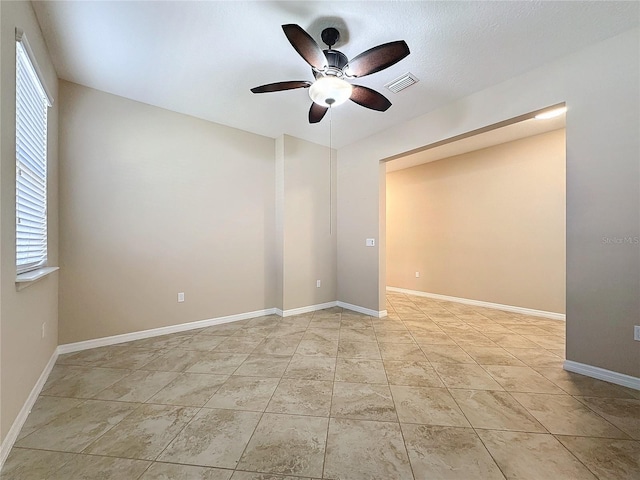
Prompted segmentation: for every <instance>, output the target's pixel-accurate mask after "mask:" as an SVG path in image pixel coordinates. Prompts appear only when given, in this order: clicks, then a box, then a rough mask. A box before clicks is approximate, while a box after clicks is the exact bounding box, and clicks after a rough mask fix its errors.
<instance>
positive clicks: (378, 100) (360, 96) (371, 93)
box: [349, 85, 391, 112]
mask: <svg viewBox="0 0 640 480" xmlns="http://www.w3.org/2000/svg"><path fill="white" fill-rule="evenodd" d="M349 100H351V101H352V102H355V103H357V104H358V105H362V106H363V107H366V108H370V109H371V110H378V111H379V112H385V111H386V110H387V109H388V108H389V107H390V106H391V102H390V101H389V100H387V97H385V96H384V95H382V94H381V93H378V92H376V91H375V90H371V89H370V88H367V87H363V86H362V85H354V86H353V91H352V92H351V97H349Z"/></svg>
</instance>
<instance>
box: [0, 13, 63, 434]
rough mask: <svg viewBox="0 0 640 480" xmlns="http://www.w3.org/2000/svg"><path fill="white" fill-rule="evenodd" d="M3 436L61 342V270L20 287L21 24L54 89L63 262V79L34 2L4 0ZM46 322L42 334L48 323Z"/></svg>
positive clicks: (52, 149) (54, 231) (52, 214)
mask: <svg viewBox="0 0 640 480" xmlns="http://www.w3.org/2000/svg"><path fill="white" fill-rule="evenodd" d="M0 12H1V14H0V22H1V28H0V36H1V40H0V48H1V52H0V104H1V109H0V111H1V116H2V119H1V123H2V130H1V139H0V142H1V143H0V145H1V147H0V148H1V150H0V159H1V164H0V249H1V252H0V253H1V255H0V256H1V258H2V262H1V268H0V320H1V323H0V332H1V340H0V352H1V353H0V356H1V359H0V378H1V380H0V384H1V388H0V392H1V393H0V418H1V420H0V438H1V439H2V440H4V439H5V437H6V435H7V433H8V431H9V429H10V428H11V425H12V424H13V422H14V420H15V419H16V416H17V414H18V412H19V411H20V409H21V408H22V406H23V405H24V402H25V401H26V399H27V397H28V395H29V393H30V392H31V389H32V388H33V386H34V385H35V383H36V382H37V380H38V378H39V377H40V375H41V374H42V371H43V370H44V368H45V366H46V364H47V362H48V361H49V359H50V358H51V355H52V354H53V352H54V350H55V348H56V346H57V344H58V274H57V273H54V274H52V275H49V276H48V277H46V278H44V279H42V280H39V281H38V282H36V283H34V284H32V285H31V286H29V287H28V288H26V289H22V290H20V291H17V289H16V284H15V277H16V268H15V221H16V220H15V219H16V217H15V195H16V190H15V182H16V163H15V158H16V157H15V115H16V111H15V105H16V103H15V102H16V101H15V88H16V85H15V75H16V72H15V29H16V27H19V28H21V29H23V30H24V32H25V34H26V36H27V39H28V41H29V44H30V45H31V48H32V50H33V53H34V55H35V57H36V61H37V63H38V66H39V67H40V70H41V72H42V74H43V77H44V79H43V80H44V82H45V83H46V85H47V87H48V89H49V90H50V93H51V94H52V96H53V97H54V104H53V107H52V108H50V109H49V112H48V120H49V134H48V136H49V145H48V151H47V160H48V175H49V181H48V185H47V188H48V198H49V200H48V215H49V217H48V239H49V251H48V257H49V265H52V266H55V265H57V262H58V188H57V187H58V179H57V178H58V168H57V162H58V156H57V153H58V145H57V130H58V106H59V99H58V79H57V76H56V73H55V70H54V68H53V65H52V64H51V61H50V58H49V54H48V51H47V48H46V46H45V44H44V41H43V38H42V34H41V33H40V29H39V26H38V23H37V21H36V18H35V15H34V13H33V10H32V8H31V4H30V3H29V2H0ZM43 323H46V328H45V336H44V338H42V335H41V332H42V324H43Z"/></svg>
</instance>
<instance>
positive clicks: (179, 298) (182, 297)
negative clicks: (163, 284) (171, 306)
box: [178, 292, 184, 303]
mask: <svg viewBox="0 0 640 480" xmlns="http://www.w3.org/2000/svg"><path fill="white" fill-rule="evenodd" d="M181 302H184V292H180V293H178V303H181Z"/></svg>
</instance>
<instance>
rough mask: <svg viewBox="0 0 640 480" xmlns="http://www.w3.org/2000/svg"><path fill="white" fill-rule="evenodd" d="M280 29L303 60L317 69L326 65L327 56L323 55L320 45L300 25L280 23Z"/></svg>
mask: <svg viewBox="0 0 640 480" xmlns="http://www.w3.org/2000/svg"><path fill="white" fill-rule="evenodd" d="M282 30H284V34H285V35H286V36H287V39H288V40H289V42H291V45H293V48H295V49H296V52H298V53H299V54H300V56H301V57H302V58H304V60H305V62H307V63H308V64H309V65H311V66H312V67H314V68H317V69H318V70H322V69H323V68H325V67H327V66H328V63H327V58H326V57H325V56H324V53H323V52H322V49H321V48H320V46H319V45H318V44H317V43H316V41H315V40H314V39H313V38H311V35H309V34H308V33H307V32H305V31H304V30H303V29H302V27H300V25H296V24H293V23H292V24H289V25H282Z"/></svg>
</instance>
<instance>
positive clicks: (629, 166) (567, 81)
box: [338, 29, 640, 377]
mask: <svg viewBox="0 0 640 480" xmlns="http://www.w3.org/2000/svg"><path fill="white" fill-rule="evenodd" d="M639 64H640V38H639V31H638V29H633V30H630V31H628V32H625V33H623V34H621V35H618V36H616V37H613V38H610V39H608V40H605V41H603V42H601V43H599V44H596V45H593V46H591V47H589V48H586V49H584V50H581V51H579V52H577V53H575V54H573V55H570V56H567V57H564V58H562V59H559V60H558V61H555V62H553V63H550V64H547V65H545V66H542V67H540V68H537V69H534V70H532V71H530V72H527V73H525V74H522V75H519V76H517V77H514V78H512V79H510V80H508V81H506V82H503V83H500V84H498V85H494V86H492V87H490V88H487V89H484V90H482V91H480V92H477V93H475V94H473V95H470V96H468V97H466V98H464V99H461V100H460V101H457V102H455V103H452V104H450V105H447V106H445V107H443V108H441V109H439V110H436V111H434V112H431V113H429V114H427V115H423V116H420V117H417V118H415V119H413V120H411V121H408V122H405V123H403V124H401V125H398V126H397V127H394V128H390V129H387V130H385V131H384V132H381V133H379V134H376V135H373V136H371V137H369V138H367V139H365V140H363V141H361V142H357V143H355V144H353V145H350V146H347V147H344V148H342V149H340V150H339V151H338V192H339V193H338V232H339V233H338V299H339V300H341V301H344V302H347V303H352V304H356V305H361V306H363V307H366V308H371V309H375V310H378V309H383V308H384V304H385V303H384V295H383V291H382V289H381V285H384V279H381V278H380V274H381V272H382V271H383V270H384V267H382V268H381V265H384V263H385V258H384V251H380V250H379V249H378V248H366V247H364V239H365V238H366V237H367V236H371V235H372V234H373V235H375V232H377V231H378V230H379V227H380V224H381V220H380V216H381V214H382V215H384V209H382V208H381V204H382V199H381V198H380V191H381V189H380V175H381V171H380V165H379V163H380V161H381V160H383V159H385V158H388V157H391V156H394V155H398V154H401V153H403V152H407V151H410V150H412V149H415V148H419V147H422V146H424V145H429V144H432V143H435V142H437V141H440V140H443V139H447V138H451V137H454V136H456V135H460V134H463V133H466V132H470V131H473V130H476V129H478V128H482V127H484V126H486V125H492V124H494V123H498V122H500V121H503V120H505V119H508V118H514V117H517V116H519V115H522V114H525V113H528V112H532V111H535V110H538V109H540V108H544V107H546V106H550V105H556V104H558V103H561V102H566V105H567V107H568V112H567V127H566V135H567V143H566V146H567V227H566V229H567V232H566V235H567V245H566V248H567V283H566V289H567V308H566V312H567V358H568V359H569V360H572V361H575V362H580V363H584V364H587V365H592V366H596V367H601V368H605V369H608V370H612V371H615V372H620V373H624V374H628V375H634V376H637V377H640V349H639V348H638V343H637V342H634V340H633V325H635V324H637V322H638V312H640V295H639V293H640V248H638V246H637V245H634V244H631V243H622V244H619V243H607V242H606V241H603V237H605V238H621V237H629V236H631V237H633V236H640V231H639V230H640V225H639V223H640V212H639V210H640V184H639V182H638V178H639V176H640V171H639V170H640V162H638V158H640V144H639V136H638V131H640V92H639V88H640V87H639V86H640V76H639ZM381 243H382V242H379V244H381Z"/></svg>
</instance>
